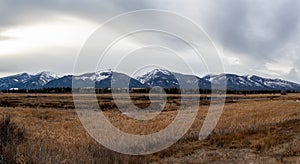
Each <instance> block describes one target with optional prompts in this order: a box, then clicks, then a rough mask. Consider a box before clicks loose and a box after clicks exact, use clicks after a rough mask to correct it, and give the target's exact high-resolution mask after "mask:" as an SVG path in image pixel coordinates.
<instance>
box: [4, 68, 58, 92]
mask: <svg viewBox="0 0 300 164" xmlns="http://www.w3.org/2000/svg"><path fill="white" fill-rule="evenodd" d="M58 77H59V76H58V75H56V74H54V73H50V72H40V73H37V74H33V75H30V74H28V73H21V74H17V75H12V76H8V77H4V78H0V90H7V89H10V88H19V89H38V88H42V87H43V86H44V85H45V84H47V83H48V82H50V81H52V80H54V79H57V78H58Z"/></svg>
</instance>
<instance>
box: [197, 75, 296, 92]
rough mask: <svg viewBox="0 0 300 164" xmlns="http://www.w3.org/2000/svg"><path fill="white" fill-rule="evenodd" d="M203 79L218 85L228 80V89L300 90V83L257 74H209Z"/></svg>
mask: <svg viewBox="0 0 300 164" xmlns="http://www.w3.org/2000/svg"><path fill="white" fill-rule="evenodd" d="M203 79H205V80H207V81H210V82H211V83H213V84H216V85H218V84H220V83H221V82H224V81H226V84H227V89H228V90H300V85H299V84H296V83H293V82H288V81H284V80H280V79H269V78H263V77H259V76H255V75H244V76H239V75H235V74H220V75H207V76H204V77H203Z"/></svg>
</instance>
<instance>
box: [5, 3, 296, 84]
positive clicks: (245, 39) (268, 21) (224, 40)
mask: <svg viewBox="0 0 300 164" xmlns="http://www.w3.org/2000/svg"><path fill="white" fill-rule="evenodd" d="M149 8H155V9H163V10H169V11H173V12H177V13H179V14H182V15H184V16H187V17H189V18H191V19H192V20H193V21H195V22H196V23H197V24H199V25H201V26H202V27H203V28H204V30H205V31H206V32H207V33H208V34H209V35H210V36H211V37H212V39H213V41H214V42H216V44H217V46H218V47H220V48H221V49H222V50H224V58H227V59H228V61H226V60H225V61H224V62H226V63H225V66H226V70H227V71H228V72H234V73H240V74H259V75H266V76H268V73H269V75H270V76H272V75H273V74H279V75H280V76H281V77H282V78H287V79H290V80H293V81H298V82H300V76H299V75H298V74H299V70H300V66H299V62H300V55H299V53H300V48H299V46H298V45H299V43H300V15H299V11H300V1H298V0H275V1H263V0H244V1H237V0H228V1H213V0H201V1H198V0H197V1H196V0H195V1H194V0H190V1H189V0H187V1H173V0H169V1H158V0H153V1H143V0H141V1H136V0H129V1H128V0H127V1H124V0H114V1H104V0H103V1H82V0H73V1H55V0H43V1H40V0H27V1H21V0H10V1H0V26H1V28H0V32H1V31H2V30H5V29H7V28H10V27H14V26H17V25H24V24H32V23H35V22H47V21H50V20H55V19H57V16H60V15H70V16H74V17H80V18H82V19H88V20H92V21H94V22H97V23H99V25H100V24H101V23H103V22H104V21H105V20H107V19H109V18H111V17H113V16H116V15H118V14H121V13H123V12H128V11H133V10H139V9H149ZM143 21H147V20H140V21H138V22H135V23H136V24H139V23H143ZM152 21H158V22H159V21H166V20H164V19H161V18H160V19H159V18H158V19H157V20H152ZM174 28H176V27H174ZM120 29H121V28H120ZM120 29H114V30H116V31H118V30H120ZM3 39H10V38H5V37H1V36H0V41H1V40H3ZM162 40H163V39H162ZM170 43H171V44H175V45H176V42H170ZM78 49H79V47H78ZM78 49H77V50H65V53H64V54H63V53H58V54H60V55H61V56H67V57H63V58H65V60H67V58H71V60H70V62H66V63H65V64H64V63H62V62H61V63H60V62H58V63H55V62H54V61H55V60H51V55H53V54H55V52H52V53H50V52H46V53H45V56H46V57H47V59H49V61H48V63H47V64H45V65H49V66H48V67H45V69H55V68H59V69H61V70H63V71H62V72H68V71H69V68H70V67H71V66H73V63H72V62H73V59H74V58H75V57H74V56H75V55H74V54H76V53H77V52H78ZM72 53H74V54H72ZM26 56H27V57H28V59H32V60H38V61H40V60H41V59H39V55H37V54H36V55H35V54H26ZM54 56H55V55H54ZM17 57H19V55H16V56H12V57H7V58H4V57H1V56H0V65H1V68H0V70H5V71H7V69H11V70H13V71H11V72H19V71H20V70H24V71H25V70H29V71H33V70H35V69H39V67H42V66H43V65H41V64H38V65H39V67H34V66H32V65H30V64H24V63H22V61H23V60H19V59H18V58H17ZM34 57H35V58H34ZM24 58H25V57H24V55H23V57H22V59H24ZM43 58H44V57H43ZM231 58H232V59H231ZM229 59H230V60H229ZM13 61H20V63H18V62H15V63H14V64H13V65H14V66H9V64H7V63H9V62H13ZM28 61H29V60H28ZM71 61H72V62H71ZM29 63H31V64H33V63H32V62H30V61H29ZM60 64H62V66H60ZM268 64H269V65H274V66H282V69H289V70H284V71H282V72H280V71H277V70H276V69H273V70H272V69H270V68H269V67H267V65H268ZM18 65H19V66H18ZM21 65H22V66H21ZM50 65H51V66H50ZM283 66H285V67H283ZM65 67H68V68H65ZM27 68H28V69H27ZM59 69H56V70H58V71H59ZM56 70H53V71H56ZM67 70H68V71H67ZM262 72H264V73H262ZM279 78H280V77H279Z"/></svg>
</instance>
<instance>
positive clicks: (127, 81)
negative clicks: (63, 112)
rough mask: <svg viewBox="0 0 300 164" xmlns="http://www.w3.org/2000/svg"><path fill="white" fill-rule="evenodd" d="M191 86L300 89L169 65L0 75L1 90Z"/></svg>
mask: <svg viewBox="0 0 300 164" xmlns="http://www.w3.org/2000/svg"><path fill="white" fill-rule="evenodd" d="M72 78H74V85H75V86H76V87H78V88H89V87H96V88H111V87H113V88H128V86H129V88H150V87H154V86H160V87H162V88H189V87H190V86H199V88H201V89H210V87H211V84H214V85H220V84H222V83H224V82H225V81H226V84H227V89H228V90H295V91H300V84H297V83H293V82H289V81H285V80H281V79H270V78H263V77H259V76H256V75H244V76H240V75H236V74H225V73H222V74H218V75H206V76H204V77H198V76H194V75H186V74H181V73H176V72H171V71H169V70H165V69H154V70H152V71H149V72H147V73H145V74H143V75H141V76H137V77H130V76H128V75H126V74H124V73H118V72H112V71H110V70H105V71H98V72H95V73H85V74H82V75H76V76H75V75H74V76H73V75H65V76H58V75H56V74H55V73H51V72H40V73H37V74H28V73H21V74H16V75H12V76H7V77H3V78H0V90H9V89H12V88H18V89H42V88H62V87H72Z"/></svg>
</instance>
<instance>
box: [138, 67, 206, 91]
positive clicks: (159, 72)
mask: <svg viewBox="0 0 300 164" xmlns="http://www.w3.org/2000/svg"><path fill="white" fill-rule="evenodd" d="M136 79H137V80H139V81H140V82H141V83H143V84H146V85H148V86H150V87H154V86H159V87H162V88H185V89H188V88H198V87H199V88H204V89H208V88H210V82H209V81H207V80H204V79H202V78H199V77H197V76H194V75H184V74H181V73H174V72H170V71H168V70H165V69H154V70H152V71H149V72H147V73H146V74H144V75H142V76H138V77H137V78H136Z"/></svg>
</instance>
